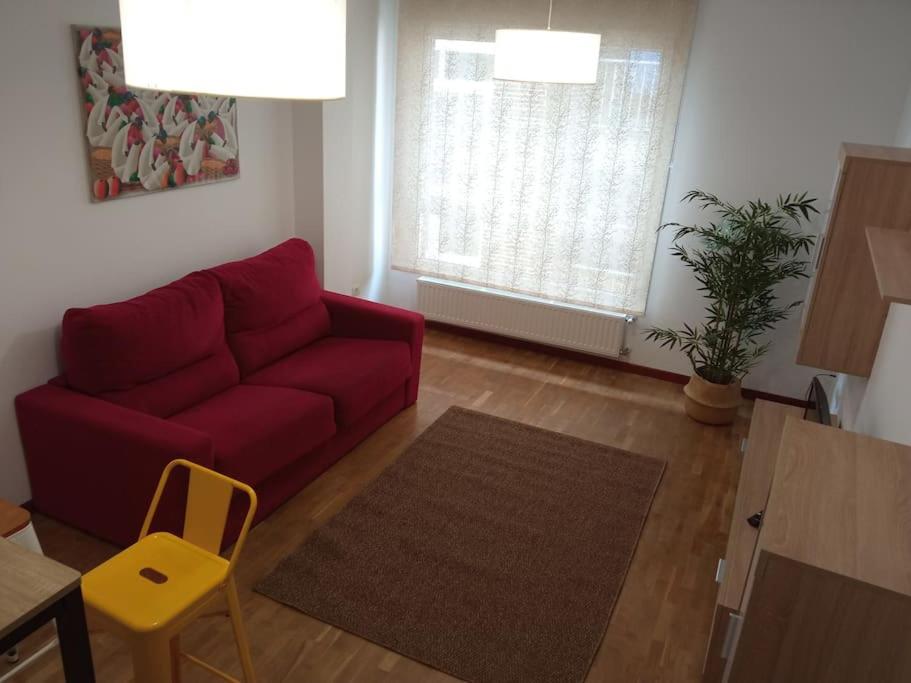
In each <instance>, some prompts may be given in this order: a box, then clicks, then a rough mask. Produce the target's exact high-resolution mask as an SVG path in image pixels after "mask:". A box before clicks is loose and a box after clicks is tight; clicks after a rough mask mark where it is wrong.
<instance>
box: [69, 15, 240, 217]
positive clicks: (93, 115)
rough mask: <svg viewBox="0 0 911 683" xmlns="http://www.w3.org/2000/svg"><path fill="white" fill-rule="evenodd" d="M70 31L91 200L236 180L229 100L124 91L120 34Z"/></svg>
mask: <svg viewBox="0 0 911 683" xmlns="http://www.w3.org/2000/svg"><path fill="white" fill-rule="evenodd" d="M73 30H74V32H75V38H76V50H77V53H76V58H77V62H78V74H79V96H80V98H81V101H82V116H83V122H84V130H85V136H86V143H87V146H88V157H89V175H90V182H91V186H90V196H91V199H92V201H95V202H102V201H109V200H111V199H116V198H120V197H129V196H135V195H140V194H146V193H149V192H158V191H159V190H168V189H172V188H180V187H188V186H191V185H199V184H204V183H213V182H219V181H222V180H230V179H232V178H236V177H237V175H238V173H239V172H240V155H239V151H238V142H237V102H236V100H235V99H234V98H233V97H217V96H213V95H197V94H173V93H167V92H157V91H153V90H142V89H139V88H130V87H128V86H127V85H126V82H125V81H124V74H123V58H122V56H121V55H122V50H121V39H120V31H119V30H118V29H114V28H95V27H81V26H78V27H74V29H73Z"/></svg>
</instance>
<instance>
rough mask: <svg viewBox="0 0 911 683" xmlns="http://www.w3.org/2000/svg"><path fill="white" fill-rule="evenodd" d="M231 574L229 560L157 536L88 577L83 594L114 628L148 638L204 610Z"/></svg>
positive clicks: (172, 538)
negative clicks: (198, 609) (206, 601)
mask: <svg viewBox="0 0 911 683" xmlns="http://www.w3.org/2000/svg"><path fill="white" fill-rule="evenodd" d="M150 569H151V570H153V572H156V573H157V576H156V574H155V573H153V572H149V571H148V570H150ZM140 572H142V573H140ZM227 573H228V561H227V560H225V559H223V558H221V557H218V556H217V555H213V554H211V553H208V552H205V551H204V550H202V549H200V548H198V547H196V546H195V545H192V544H190V543H187V542H186V541H184V540H183V539H181V538H178V537H177V536H174V535H172V534H168V533H156V534H150V535H149V536H146V537H145V538H143V539H142V540H140V541H138V542H137V543H134V544H133V545H131V546H130V547H129V548H127V549H126V550H124V551H122V552H121V553H119V554H117V555H115V556H114V557H112V558H111V559H110V560H108V561H107V562H105V563H104V564H102V565H100V566H98V567H96V568H95V569H93V570H92V571H90V572H89V573H88V574H86V575H85V576H83V577H82V592H83V597H84V599H85V602H86V604H87V605H88V606H90V607H92V608H94V609H95V610H96V611H97V612H99V613H100V614H102V615H103V616H105V617H107V618H108V619H109V620H111V621H112V622H114V623H115V624H119V625H120V626H122V627H124V628H126V629H127V630H129V631H132V632H138V633H148V632H151V631H157V630H159V629H162V628H166V627H168V626H171V625H173V624H175V623H176V622H177V621H178V620H179V619H180V618H181V617H182V616H184V614H185V613H188V612H189V611H191V610H192V609H193V608H194V607H196V606H199V605H200V603H201V602H202V601H204V599H205V597H206V596H207V595H208V594H209V593H212V592H213V591H215V590H216V589H217V588H218V587H219V586H220V585H221V584H222V583H223V582H224V581H225V580H226V578H227ZM147 576H148V577H151V578H147ZM162 577H164V579H165V580H164V581H161V578H162ZM153 579H156V580H153ZM203 604H204V603H203Z"/></svg>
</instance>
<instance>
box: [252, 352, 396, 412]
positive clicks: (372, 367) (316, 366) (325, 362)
mask: <svg viewBox="0 0 911 683" xmlns="http://www.w3.org/2000/svg"><path fill="white" fill-rule="evenodd" d="M409 377H411V348H410V347H409V346H408V344H406V343H405V342H400V341H390V340H387V339H356V338H352V337H325V338H323V339H320V340H319V341H317V342H314V343H313V344H310V346H307V347H304V348H303V349H301V350H300V351H297V352H295V353H292V354H291V355H290V356H287V357H285V358H283V359H281V360H280V361H276V362H275V363H273V364H272V365H268V366H266V367H265V368H263V369H262V370H259V371H257V372H254V373H253V374H252V375H249V376H247V377H246V378H244V383H245V384H248V385H252V384H258V385H265V386H271V387H293V388H295V389H304V390H306V391H313V392H316V393H319V394H326V395H327V396H331V397H332V402H333V403H334V404H335V421H336V423H337V424H339V425H342V426H347V425H351V424H353V423H355V422H357V421H358V420H359V419H360V418H361V417H363V416H364V415H366V414H367V413H368V412H370V409H371V408H373V407H374V406H376V405H377V404H378V403H379V402H380V401H382V400H383V399H384V398H386V397H387V396H389V395H390V394H391V393H392V392H393V391H395V390H396V389H398V388H399V387H400V386H402V385H403V384H404V383H405V382H407V381H408V378H409Z"/></svg>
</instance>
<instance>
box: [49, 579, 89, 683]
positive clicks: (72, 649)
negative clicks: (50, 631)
mask: <svg viewBox="0 0 911 683" xmlns="http://www.w3.org/2000/svg"><path fill="white" fill-rule="evenodd" d="M57 637H58V639H59V640H60V656H61V658H62V659H63V674H64V676H65V677H66V680H67V683H70V682H74V683H94V681H95V670H94V668H93V667H92V647H91V645H90V644H89V630H88V628H87V627H86V624H85V606H84V605H83V603H82V590H81V589H80V588H79V587H78V586H77V587H76V589H75V590H73V591H71V592H70V593H68V594H67V595H65V596H64V597H63V598H62V599H61V600H60V603H59V609H58V611H57Z"/></svg>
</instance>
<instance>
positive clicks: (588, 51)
mask: <svg viewBox="0 0 911 683" xmlns="http://www.w3.org/2000/svg"><path fill="white" fill-rule="evenodd" d="M553 11H554V1H553V0H550V10H549V11H548V13H547V28H546V29H543V30H533V29H516V28H508V29H499V30H498V31H497V33H496V42H495V43H494V67H493V77H494V78H497V79H501V80H507V81H531V82H538V83H579V84H591V83H595V82H596V81H597V80H598V58H599V54H600V52H601V34H600V33H577V32H575V31H551V29H550V19H551V16H552V15H553Z"/></svg>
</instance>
